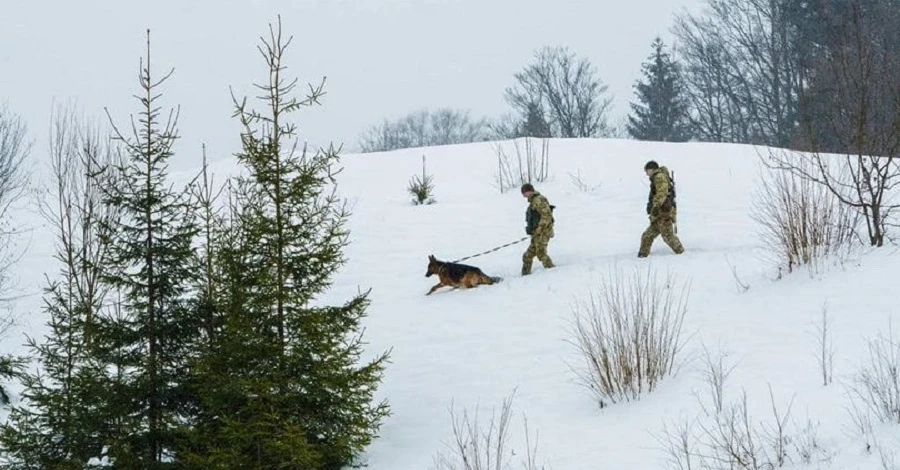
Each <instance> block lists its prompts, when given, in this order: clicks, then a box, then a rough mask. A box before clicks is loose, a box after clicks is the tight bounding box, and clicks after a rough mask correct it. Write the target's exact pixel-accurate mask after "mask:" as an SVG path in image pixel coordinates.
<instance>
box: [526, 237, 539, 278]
mask: <svg viewBox="0 0 900 470" xmlns="http://www.w3.org/2000/svg"><path fill="white" fill-rule="evenodd" d="M536 253H537V247H536V246H535V237H531V244H529V245H528V249H527V250H525V253H523V254H522V275H523V276H524V275H526V274H531V262H532V261H534V257H535V254H536Z"/></svg>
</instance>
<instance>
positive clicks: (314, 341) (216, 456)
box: [184, 18, 388, 470]
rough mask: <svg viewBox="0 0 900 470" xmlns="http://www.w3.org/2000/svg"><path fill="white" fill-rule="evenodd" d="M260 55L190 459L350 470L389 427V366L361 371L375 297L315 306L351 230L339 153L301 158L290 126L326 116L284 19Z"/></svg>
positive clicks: (223, 237) (222, 244)
mask: <svg viewBox="0 0 900 470" xmlns="http://www.w3.org/2000/svg"><path fill="white" fill-rule="evenodd" d="M270 33H271V35H270V37H269V39H268V40H263V46H262V47H260V48H259V50H260V52H261V53H262V55H263V56H264V58H265V60H266V63H267V64H268V66H269V71H268V72H269V81H268V84H266V85H259V88H260V89H261V90H263V93H264V96H263V97H262V100H263V101H264V102H265V103H266V105H267V109H266V111H265V113H261V112H257V111H252V110H248V108H247V106H246V99H244V100H242V101H240V102H238V100H235V104H236V108H237V110H236V113H235V115H236V116H237V117H238V118H239V119H240V122H241V124H242V126H243V132H242V134H241V141H242V151H241V152H240V153H239V154H238V155H237V158H238V161H239V162H240V163H241V164H242V165H244V166H245V167H246V169H247V172H246V173H247V175H246V176H243V177H239V178H236V179H235V182H236V184H235V189H234V191H233V192H232V194H231V203H230V204H229V211H228V216H227V219H229V220H228V221H226V222H225V223H224V225H223V226H224V227H227V230H226V231H222V232H220V233H219V235H218V236H217V237H216V245H217V246H216V247H215V250H214V256H213V260H214V263H215V264H216V266H215V267H214V268H212V270H213V271H214V272H215V279H216V281H215V283H216V284H217V287H216V288H214V289H213V290H214V291H215V292H216V295H215V299H214V302H213V303H214V305H215V311H216V312H217V315H220V316H221V320H220V323H219V324H220V325H221V329H220V330H219V331H217V333H216V336H215V340H214V341H212V342H210V346H209V347H208V349H207V350H206V352H205V353H204V354H203V356H202V357H201V358H200V359H199V360H198V361H197V363H196V364H195V365H194V367H193V368H194V369H195V370H197V371H201V373H202V374H205V376H204V377H203V379H202V380H198V383H201V384H203V390H202V392H201V396H202V398H203V400H202V405H201V407H200V410H201V417H200V419H199V420H198V424H197V426H195V427H193V435H192V436H191V437H190V439H189V440H188V441H187V442H189V443H190V445H191V446H192V448H191V449H190V450H189V451H187V452H185V453H184V455H185V458H186V461H187V462H189V464H190V466H191V467H194V468H245V469H263V468H283V469H335V470H336V469H340V468H343V467H344V466H346V465H351V464H354V463H355V462H354V461H355V458H356V457H357V455H358V454H359V453H360V452H361V451H362V450H363V449H364V448H365V447H366V446H367V445H368V444H369V443H370V442H371V440H372V439H373V438H374V437H375V434H376V432H377V430H378V428H379V427H380V425H381V421H382V420H383V419H384V418H385V417H386V416H387V414H388V406H387V404H386V403H384V402H382V403H373V395H374V393H375V389H376V386H377V384H378V382H379V381H380V378H381V374H382V371H383V368H384V363H385V362H386V361H387V357H388V356H387V354H382V355H381V356H379V357H377V358H375V359H374V360H372V361H371V362H368V363H366V364H359V357H360V356H361V353H362V342H361V332H360V331H359V329H360V322H361V320H362V319H363V318H364V316H365V311H366V308H367V306H368V304H369V300H368V292H365V293H361V294H359V295H357V296H355V297H353V298H352V299H350V300H349V301H348V302H346V303H345V304H343V305H338V306H322V305H318V304H317V303H316V297H317V296H318V295H319V294H321V293H323V292H324V291H325V290H326V289H327V288H328V287H329V286H330V278H331V277H332V276H333V274H334V273H335V272H336V271H337V269H338V268H339V267H340V266H341V265H342V264H343V263H344V261H345V260H344V258H343V255H342V248H343V247H344V246H345V245H346V244H347V235H348V233H347V230H346V229H345V227H344V225H345V223H346V219H347V217H348V215H349V214H348V213H347V211H346V209H345V206H344V205H342V204H340V201H339V199H338V198H337V196H336V195H335V192H334V190H333V188H331V190H329V187H330V186H331V185H332V183H333V176H334V174H335V173H334V169H333V167H334V165H335V163H336V161H337V160H338V152H337V151H336V150H335V149H334V148H333V147H332V148H329V149H328V150H326V151H318V152H316V153H315V154H310V153H309V152H307V150H306V148H303V149H302V150H299V149H298V148H297V145H296V140H294V142H289V140H292V139H296V133H297V129H296V126H295V125H293V124H291V123H289V122H287V120H286V118H287V114H288V113H291V112H294V111H297V110H299V109H301V108H303V107H308V106H312V105H314V104H317V103H318V99H319V97H320V96H321V95H322V94H323V92H322V88H323V85H319V86H318V87H317V88H311V94H310V95H309V96H308V97H307V98H306V99H302V100H298V99H296V98H293V97H292V93H293V91H294V88H295V84H296V80H294V81H290V82H288V81H286V80H285V78H284V77H283V72H284V65H283V59H284V52H285V50H286V48H287V46H288V45H289V43H290V42H291V39H287V40H286V41H285V40H283V39H282V34H281V23H280V18H279V22H278V26H277V28H273V27H271V26H270Z"/></svg>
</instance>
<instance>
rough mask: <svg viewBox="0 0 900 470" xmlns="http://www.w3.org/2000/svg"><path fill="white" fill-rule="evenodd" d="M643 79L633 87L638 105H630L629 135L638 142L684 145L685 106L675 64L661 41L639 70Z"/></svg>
mask: <svg viewBox="0 0 900 470" xmlns="http://www.w3.org/2000/svg"><path fill="white" fill-rule="evenodd" d="M642 71H643V74H644V79H643V80H642V81H638V83H637V84H635V87H634V88H635V91H636V92H637V95H638V100H639V102H638V103H631V110H632V115H631V116H629V117H628V124H627V128H628V133H629V134H630V135H631V136H632V137H633V138H635V139H638V140H655V141H663V142H685V141H687V140H688V139H690V127H689V121H688V105H687V101H686V100H685V98H684V94H683V87H682V83H681V75H680V70H679V67H678V64H677V63H676V62H675V61H674V60H672V58H671V57H670V56H669V54H668V52H666V51H665V45H664V44H663V42H662V39H660V38H658V37H657V38H656V40H655V41H654V42H653V52H652V54H651V55H650V57H649V59H648V60H647V61H646V62H644V64H643V66H642Z"/></svg>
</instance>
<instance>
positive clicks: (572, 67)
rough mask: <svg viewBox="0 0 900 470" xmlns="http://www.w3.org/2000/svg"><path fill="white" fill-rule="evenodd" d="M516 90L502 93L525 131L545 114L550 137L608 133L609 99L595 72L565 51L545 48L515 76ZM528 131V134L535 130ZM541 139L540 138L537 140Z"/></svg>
mask: <svg viewBox="0 0 900 470" xmlns="http://www.w3.org/2000/svg"><path fill="white" fill-rule="evenodd" d="M515 79H516V86H515V87H512V88H508V89H507V90H506V100H507V102H508V103H509V104H510V106H512V107H513V108H514V109H515V110H517V111H518V114H519V115H520V116H521V119H522V122H523V123H527V122H531V124H528V126H529V127H532V128H535V129H539V127H538V125H537V124H535V123H536V122H537V121H536V120H537V117H538V116H543V110H545V109H546V110H547V113H548V115H549V118H548V119H547V121H548V122H549V125H550V129H551V132H552V135H551V136H548V137H602V136H606V135H607V134H608V132H609V125H608V123H607V114H608V112H609V108H610V106H611V105H612V98H611V97H607V96H605V95H606V92H607V89H608V88H609V87H608V86H607V85H605V84H603V82H602V81H601V80H600V78H599V77H597V72H596V70H595V68H594V67H593V66H592V65H591V63H590V62H589V61H588V60H587V59H586V58H581V59H578V58H577V57H576V56H575V53H574V52H571V51H569V49H568V48H566V47H560V46H556V47H551V46H547V47H544V48H542V49H540V50H538V51H537V52H536V53H535V55H534V61H533V62H532V63H530V64H528V65H527V66H526V67H525V68H524V69H523V70H522V71H521V72H518V73H516V74H515ZM535 129H532V130H535ZM538 137H543V136H538Z"/></svg>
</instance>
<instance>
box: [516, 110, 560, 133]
mask: <svg viewBox="0 0 900 470" xmlns="http://www.w3.org/2000/svg"><path fill="white" fill-rule="evenodd" d="M546 116H547V113H545V112H544V107H543V106H542V105H541V103H540V102H536V103H528V105H526V112H525V119H524V121H523V122H522V124H521V129H520V130H519V132H518V134H519V135H521V136H523V137H540V138H547V137H553V130H552V128H551V127H550V123H549V122H547V117H546Z"/></svg>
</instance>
